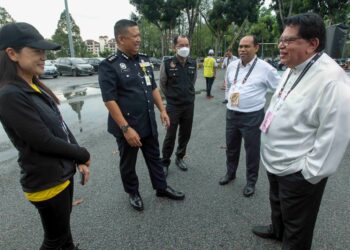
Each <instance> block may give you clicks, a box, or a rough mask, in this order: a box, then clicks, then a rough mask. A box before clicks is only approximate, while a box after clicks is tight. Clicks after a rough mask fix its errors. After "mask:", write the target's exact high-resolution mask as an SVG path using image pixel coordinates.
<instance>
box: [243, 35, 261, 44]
mask: <svg viewBox="0 0 350 250" xmlns="http://www.w3.org/2000/svg"><path fill="white" fill-rule="evenodd" d="M249 36H250V37H251V38H253V44H254V46H257V45H259V43H258V39H257V38H256V36H255V35H245V36H244V37H249ZM242 38H243V37H242ZM242 38H241V39H242Z"/></svg>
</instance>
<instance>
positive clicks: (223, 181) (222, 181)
mask: <svg viewBox="0 0 350 250" xmlns="http://www.w3.org/2000/svg"><path fill="white" fill-rule="evenodd" d="M235 178H236V176H233V175H229V174H227V173H226V174H225V176H224V177H222V178H221V179H220V181H219V184H220V185H226V184H228V183H229V182H230V181H232V180H234V179H235Z"/></svg>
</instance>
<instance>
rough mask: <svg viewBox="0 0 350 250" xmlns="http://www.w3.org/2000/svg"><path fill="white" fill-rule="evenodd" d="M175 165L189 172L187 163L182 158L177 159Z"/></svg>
mask: <svg viewBox="0 0 350 250" xmlns="http://www.w3.org/2000/svg"><path fill="white" fill-rule="evenodd" d="M175 164H176V166H178V167H179V169H181V170H182V171H187V164H186V163H185V161H184V160H183V159H181V158H177V157H176V160H175Z"/></svg>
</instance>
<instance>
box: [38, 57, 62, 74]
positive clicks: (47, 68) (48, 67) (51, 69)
mask: <svg viewBox="0 0 350 250" xmlns="http://www.w3.org/2000/svg"><path fill="white" fill-rule="evenodd" d="M57 76H58V71H57V68H56V66H55V65H54V64H53V63H52V62H51V61H50V60H46V61H45V65H44V73H43V74H42V75H40V76H39V77H40V78H47V77H52V78H57Z"/></svg>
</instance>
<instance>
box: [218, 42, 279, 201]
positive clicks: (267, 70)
mask: <svg viewBox="0 0 350 250" xmlns="http://www.w3.org/2000/svg"><path fill="white" fill-rule="evenodd" d="M258 50H259V44H258V42H257V40H256V38H255V37H254V36H245V37H243V38H242V39H241V40H240V42H239V47H238V55H239V57H240V60H235V61H233V62H231V63H230V64H229V65H228V67H227V71H226V77H225V81H226V83H227V85H228V86H230V89H229V91H228V103H227V105H226V106H227V113H226V147H227V149H226V174H225V175H224V176H223V177H222V178H221V179H220V181H219V184H220V185H226V184H228V183H229V182H230V181H232V180H234V179H235V178H236V172H237V168H238V164H239V157H240V152H241V144H242V139H244V148H245V151H246V166H247V171H246V181H247V182H246V185H245V187H244V189H243V195H244V196H245V197H250V196H252V195H253V194H254V192H255V184H256V182H257V180H258V172H259V164H260V130H259V126H260V124H261V122H262V120H263V119H264V107H265V102H266V98H265V96H266V92H267V91H269V90H270V91H274V90H275V88H276V86H277V84H278V82H279V80H280V77H279V75H278V73H277V70H276V69H275V68H274V67H272V66H271V65H270V64H268V63H267V62H265V61H263V60H261V59H259V58H258V57H257V56H256V53H257V52H258Z"/></svg>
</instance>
